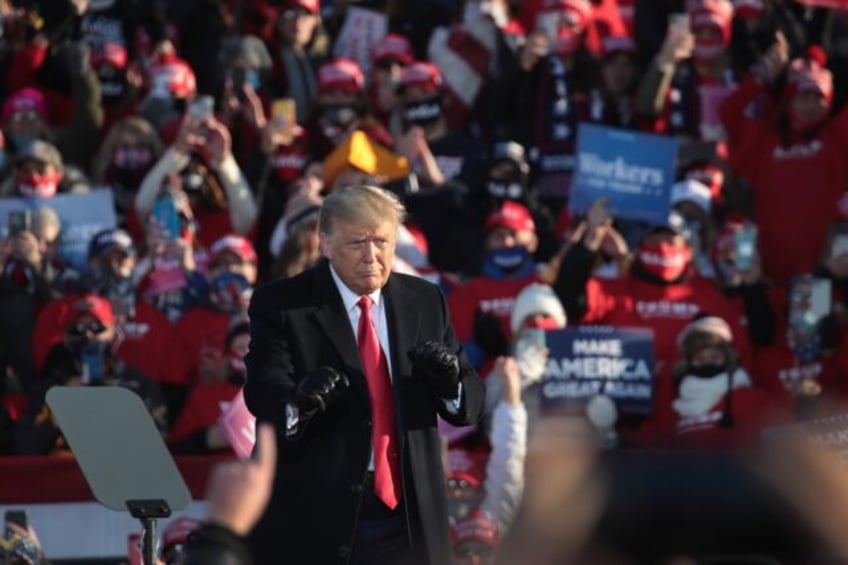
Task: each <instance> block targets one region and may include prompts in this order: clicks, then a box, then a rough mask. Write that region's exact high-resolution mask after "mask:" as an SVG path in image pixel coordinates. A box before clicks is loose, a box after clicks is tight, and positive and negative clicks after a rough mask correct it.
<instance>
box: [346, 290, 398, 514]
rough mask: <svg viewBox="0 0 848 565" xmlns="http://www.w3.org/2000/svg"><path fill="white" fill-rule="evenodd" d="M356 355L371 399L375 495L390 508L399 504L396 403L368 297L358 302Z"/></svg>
mask: <svg viewBox="0 0 848 565" xmlns="http://www.w3.org/2000/svg"><path fill="white" fill-rule="evenodd" d="M358 305H359V308H360V309H361V310H362V315H361V316H360V317H359V332H358V335H357V341H358V342H359V355H360V357H362V368H363V369H364V370H365V379H366V381H368V394H369V396H370V397H371V443H372V445H373V448H374V494H376V495H377V498H379V499H380V500H382V501H383V503H385V505H386V506H388V507H389V508H392V509H394V508H396V507H397V505H398V502H399V501H400V466H399V461H398V452H397V437H396V435H395V400H394V397H393V396H392V385H391V382H390V381H389V366H388V365H387V363H386V356H385V355H383V350H382V348H381V347H380V340H379V339H377V329H376V328H375V327H374V323H373V321H372V319H371V298H369V297H368V296H363V297H362V298H360V299H359V303H358Z"/></svg>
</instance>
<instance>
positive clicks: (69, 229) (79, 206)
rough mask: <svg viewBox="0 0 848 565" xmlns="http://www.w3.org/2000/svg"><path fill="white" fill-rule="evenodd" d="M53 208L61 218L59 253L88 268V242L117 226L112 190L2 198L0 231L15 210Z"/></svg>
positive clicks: (76, 264) (65, 258)
mask: <svg viewBox="0 0 848 565" xmlns="http://www.w3.org/2000/svg"><path fill="white" fill-rule="evenodd" d="M45 207H46V208H52V209H53V210H55V211H56V214H58V216H59V219H60V221H61V222H62V232H61V235H60V237H61V241H62V248H61V251H60V256H61V258H62V260H64V261H65V262H66V263H68V264H69V265H71V266H72V267H74V268H75V269H77V270H79V271H84V270H85V268H86V259H87V255H88V244H89V242H90V241H91V238H92V236H93V235H94V234H96V233H97V232H99V231H100V230H104V229H107V228H114V227H115V226H116V225H117V223H118V219H117V216H116V215H115V202H114V197H113V196H112V191H111V190H108V189H100V190H92V191H91V192H88V193H84V194H58V195H56V196H54V197H53V198H49V199H25V198H2V199H0V233H2V234H3V235H4V236H5V235H6V233H7V230H6V223H7V221H8V218H9V212H11V211H12V210H36V209H38V208H45Z"/></svg>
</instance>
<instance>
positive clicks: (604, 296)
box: [582, 276, 748, 407]
mask: <svg viewBox="0 0 848 565" xmlns="http://www.w3.org/2000/svg"><path fill="white" fill-rule="evenodd" d="M586 307H587V309H586V314H585V315H584V317H583V320H582V323H584V324H603V325H610V326H630V327H640V328H648V329H650V330H653V332H654V355H655V360H656V363H657V366H656V370H655V374H656V375H657V383H656V386H655V388H654V406H657V407H659V406H667V405H669V404H670V402H671V400H672V396H673V394H674V385H673V383H672V381H671V376H670V375H671V367H672V365H673V364H674V363H675V361H677V359H678V358H679V350H678V345H677V336H678V335H680V332H681V331H682V330H683V328H684V327H686V326H687V325H688V324H689V322H691V321H692V318H693V317H694V316H695V314H697V313H698V312H702V311H703V312H707V313H709V314H711V315H714V316H719V317H721V318H723V319H724V320H725V321H726V322H727V323H728V324H730V327H731V329H732V330H733V336H734V346H735V347H736V349H737V350H738V351H739V353H740V358H741V359H742V361H743V363H742V365H743V366H744V365H745V361H747V359H748V335H747V333H746V332H745V331H743V329H742V324H743V317H744V313H743V309H742V305H741V304H740V303H738V302H737V301H732V300H730V299H728V298H726V297H724V296H723V295H722V294H721V293H720V292H719V291H718V290H716V288H715V285H714V284H713V283H712V282H710V281H707V280H705V279H702V278H699V277H696V278H693V279H692V280H691V281H690V282H687V283H682V284H672V285H660V284H655V283H650V282H647V281H643V280H641V279H639V278H636V277H634V276H627V277H623V278H620V279H595V278H592V279H590V280H589V282H588V284H587V285H586Z"/></svg>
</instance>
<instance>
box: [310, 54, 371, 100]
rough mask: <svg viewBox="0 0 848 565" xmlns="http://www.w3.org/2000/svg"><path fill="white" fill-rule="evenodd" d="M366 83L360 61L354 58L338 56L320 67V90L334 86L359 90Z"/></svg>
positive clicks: (354, 90) (348, 89) (352, 90)
mask: <svg viewBox="0 0 848 565" xmlns="http://www.w3.org/2000/svg"><path fill="white" fill-rule="evenodd" d="M364 85H365V77H364V76H363V75H362V69H361V68H359V63H357V62H356V61H354V60H353V59H345V58H344V57H337V58H335V59H331V60H330V61H328V62H326V63H324V64H323V65H321V68H319V69H318V90H319V91H321V90H323V91H326V90H330V89H334V88H340V89H342V90H347V91H348V92H358V91H360V90H362V88H363V86H364Z"/></svg>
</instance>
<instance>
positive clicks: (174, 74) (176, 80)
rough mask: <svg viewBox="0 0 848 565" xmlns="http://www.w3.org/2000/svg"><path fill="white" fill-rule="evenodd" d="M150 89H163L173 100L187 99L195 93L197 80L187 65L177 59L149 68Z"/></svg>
mask: <svg viewBox="0 0 848 565" xmlns="http://www.w3.org/2000/svg"><path fill="white" fill-rule="evenodd" d="M149 77H150V85H151V89H153V90H156V89H164V90H166V91H167V92H169V93H170V94H171V95H172V96H173V97H174V98H189V97H191V96H193V95H194V94H196V93H197V80H196V78H195V76H194V71H193V70H192V68H191V66H189V64H188V63H186V62H185V61H183V60H182V59H179V58H173V59H170V60H166V62H163V63H161V64H156V65H153V66H152V67H150V74H149Z"/></svg>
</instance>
